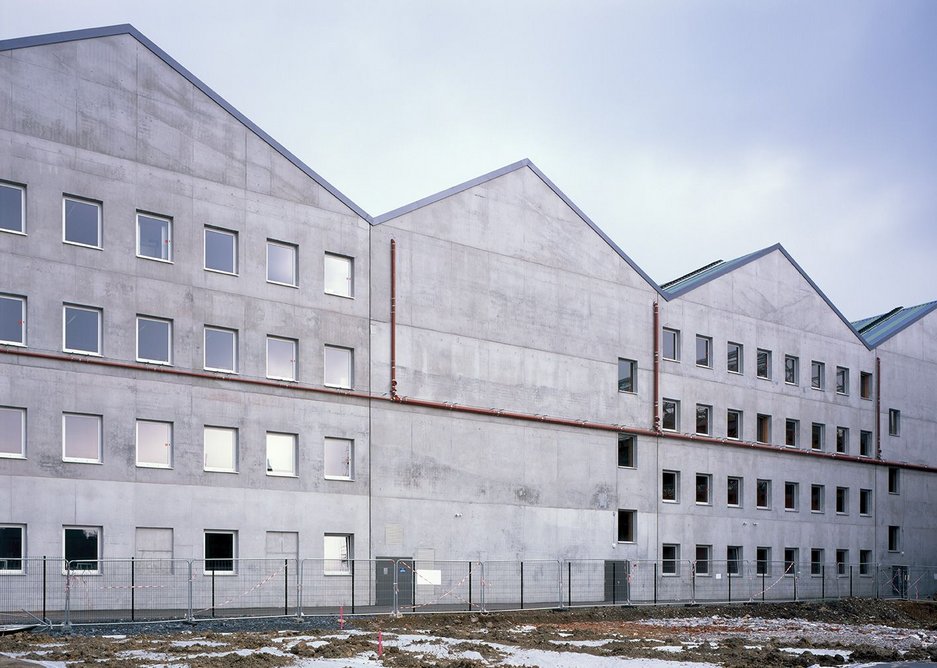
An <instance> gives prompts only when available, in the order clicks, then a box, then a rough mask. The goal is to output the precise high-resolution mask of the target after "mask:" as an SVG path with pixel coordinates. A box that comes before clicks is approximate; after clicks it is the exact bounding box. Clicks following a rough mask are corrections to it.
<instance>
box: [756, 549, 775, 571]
mask: <svg viewBox="0 0 937 668" xmlns="http://www.w3.org/2000/svg"><path fill="white" fill-rule="evenodd" d="M755 574H756V575H771V548H770V547H756V548H755Z"/></svg>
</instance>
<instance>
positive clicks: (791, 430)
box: [784, 418, 800, 448]
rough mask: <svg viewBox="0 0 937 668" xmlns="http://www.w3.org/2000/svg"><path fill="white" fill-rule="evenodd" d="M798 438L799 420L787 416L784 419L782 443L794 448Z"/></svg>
mask: <svg viewBox="0 0 937 668" xmlns="http://www.w3.org/2000/svg"><path fill="white" fill-rule="evenodd" d="M799 440H800V421H799V420H792V419H790V418H787V419H786V420H785V421H784V445H786V446H788V447H791V448H796V447H797V443H798V441H799Z"/></svg>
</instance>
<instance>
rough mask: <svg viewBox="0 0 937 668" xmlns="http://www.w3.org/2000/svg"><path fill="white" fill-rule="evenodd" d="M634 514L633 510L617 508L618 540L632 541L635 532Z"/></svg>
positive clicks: (623, 541)
mask: <svg viewBox="0 0 937 668" xmlns="http://www.w3.org/2000/svg"><path fill="white" fill-rule="evenodd" d="M635 514H636V511H634V510H621V509H620V508H619V509H618V542H619V543H633V542H634V532H635Z"/></svg>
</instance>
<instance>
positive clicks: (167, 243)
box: [137, 211, 173, 264]
mask: <svg viewBox="0 0 937 668" xmlns="http://www.w3.org/2000/svg"><path fill="white" fill-rule="evenodd" d="M141 216H142V217H144V218H149V219H150V220H155V221H159V222H161V223H165V224H166V239H165V240H164V241H163V246H164V248H165V250H166V257H153V256H152V255H146V254H144V253H143V249H142V248H141V246H140V217H141ZM172 250H173V248H172V218H170V217H168V216H160V215H158V214H155V213H147V212H146V211H137V257H138V258H141V259H143V260H154V261H155V262H164V263H166V264H172Z"/></svg>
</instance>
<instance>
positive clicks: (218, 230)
mask: <svg viewBox="0 0 937 668" xmlns="http://www.w3.org/2000/svg"><path fill="white" fill-rule="evenodd" d="M209 232H211V233H214V234H222V235H224V236H227V237H231V238H232V239H233V240H234V243H233V244H232V248H231V266H232V268H233V269H234V270H233V271H227V270H225V269H215V268H214V267H209V266H208V234H209ZM202 266H203V267H204V269H205V271H210V272H213V273H216V274H224V275H225V276H237V275H238V233H237V232H236V231H235V230H227V229H225V228H223V227H213V226H211V225H206V226H205V231H204V232H203V234H202Z"/></svg>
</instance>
